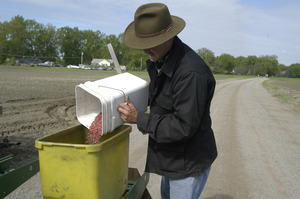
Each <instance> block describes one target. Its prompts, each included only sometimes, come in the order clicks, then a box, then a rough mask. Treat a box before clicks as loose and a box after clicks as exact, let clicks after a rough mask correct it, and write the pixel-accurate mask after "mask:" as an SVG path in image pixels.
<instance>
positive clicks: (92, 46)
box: [81, 30, 107, 64]
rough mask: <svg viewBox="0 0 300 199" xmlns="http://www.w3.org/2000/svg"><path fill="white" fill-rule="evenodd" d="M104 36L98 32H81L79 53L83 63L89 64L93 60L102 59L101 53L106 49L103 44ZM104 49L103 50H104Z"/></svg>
mask: <svg viewBox="0 0 300 199" xmlns="http://www.w3.org/2000/svg"><path fill="white" fill-rule="evenodd" d="M104 38H105V34H104V33H101V32H100V31H98V30H97V31H95V32H94V31H92V30H85V31H83V40H82V46H81V51H82V52H83V63H85V64H90V63H91V61H92V60H93V59H95V58H103V51H105V50H106V49H107V47H106V46H105V42H104ZM104 49H105V50H104Z"/></svg>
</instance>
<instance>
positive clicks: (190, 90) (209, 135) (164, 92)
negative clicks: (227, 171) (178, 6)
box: [137, 36, 217, 178]
mask: <svg viewBox="0 0 300 199" xmlns="http://www.w3.org/2000/svg"><path fill="white" fill-rule="evenodd" d="M147 70H148V73H149V76H150V80H151V81H150V85H149V105H150V113H143V112H139V113H138V117H137V126H138V129H139V130H140V131H141V132H142V133H144V134H145V133H147V134H149V143H148V154H147V163H146V171H147V172H153V173H157V174H159V175H163V176H168V177H171V178H185V177H189V176H197V175H200V174H201V173H202V172H204V171H205V170H206V169H207V168H208V167H209V166H210V165H211V164H212V163H213V161H214V160H215V158H216V157H217V148H216V143H215V138H214V133H213V130H212V128H211V118H210V104H211V100H212V98H213V94H214V89H215V84H216V82H215V79H214V77H213V75H212V73H211V71H210V69H209V68H208V66H207V65H206V64H205V62H204V61H203V60H202V59H201V58H200V56H199V55H198V54H197V53H196V52H195V51H193V50H192V49H191V48H190V47H188V46H187V45H185V44H184V43H182V42H181V40H180V39H179V38H178V37H177V36H176V37H175V39H174V43H173V47H172V49H171V50H170V52H169V54H168V57H167V58H166V60H165V62H164V65H163V68H162V69H161V71H160V72H159V73H158V72H157V69H156V67H155V63H153V62H151V61H150V60H148V61H147Z"/></svg>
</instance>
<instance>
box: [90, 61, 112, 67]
mask: <svg viewBox="0 0 300 199" xmlns="http://www.w3.org/2000/svg"><path fill="white" fill-rule="evenodd" d="M113 64H114V62H113V60H111V59H93V60H92V62H91V65H92V66H100V67H105V68H108V67H112V66H113Z"/></svg>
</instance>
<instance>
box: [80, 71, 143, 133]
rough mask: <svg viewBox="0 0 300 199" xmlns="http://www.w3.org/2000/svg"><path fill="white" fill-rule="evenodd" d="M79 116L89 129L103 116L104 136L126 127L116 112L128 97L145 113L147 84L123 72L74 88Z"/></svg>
mask: <svg viewBox="0 0 300 199" xmlns="http://www.w3.org/2000/svg"><path fill="white" fill-rule="evenodd" d="M75 95H76V116H77V119H78V121H79V122H80V123H81V124H82V125H84V126H85V127H87V128H89V126H90V125H91V124H92V122H93V121H94V119H95V117H96V116H97V115H99V114H100V113H102V135H104V134H106V133H108V132H111V131H113V130H114V129H115V128H117V127H118V126H121V125H122V124H124V122H123V120H122V119H121V117H120V114H119V112H118V110H117V108H118V107H119V105H120V103H122V102H125V97H126V96H129V99H130V101H131V102H132V103H133V104H134V106H135V107H136V108H137V109H138V110H139V111H143V112H144V111H146V110H147V104H148V83H147V82H146V81H145V80H143V79H141V78H139V77H137V76H135V75H132V74H130V73H122V74H118V75H114V76H111V77H108V78H104V79H100V80H97V81H93V82H91V81H88V82H85V83H84V84H79V85H77V86H76V87H75Z"/></svg>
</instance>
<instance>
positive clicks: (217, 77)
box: [214, 74, 256, 79]
mask: <svg viewBox="0 0 300 199" xmlns="http://www.w3.org/2000/svg"><path fill="white" fill-rule="evenodd" d="M214 77H215V78H216V79H227V78H239V79H248V78H255V77H256V76H250V75H225V74H214Z"/></svg>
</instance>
